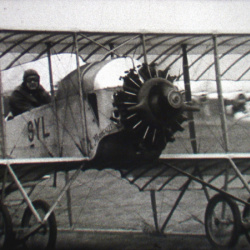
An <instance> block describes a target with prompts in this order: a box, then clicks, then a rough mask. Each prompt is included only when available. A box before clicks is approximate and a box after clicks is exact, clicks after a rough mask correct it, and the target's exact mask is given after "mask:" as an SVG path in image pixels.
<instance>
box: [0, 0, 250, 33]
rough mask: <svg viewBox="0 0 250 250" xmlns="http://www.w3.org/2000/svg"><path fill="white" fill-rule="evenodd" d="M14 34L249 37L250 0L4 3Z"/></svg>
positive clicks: (3, 16) (2, 15)
mask: <svg viewBox="0 0 250 250" xmlns="http://www.w3.org/2000/svg"><path fill="white" fill-rule="evenodd" d="M0 6H1V7H0V26H1V28H7V29H8V28H11V29H42V30H82V31H111V32H112V31H126V32H131V31H137V32H138V31H151V32H177V33H181V32H223V33H227V32H229V33H232V32H236V33H244V32H249V23H250V15H249V13H250V1H249V0H126V1H125V0H53V1H52V0H1V1H0Z"/></svg>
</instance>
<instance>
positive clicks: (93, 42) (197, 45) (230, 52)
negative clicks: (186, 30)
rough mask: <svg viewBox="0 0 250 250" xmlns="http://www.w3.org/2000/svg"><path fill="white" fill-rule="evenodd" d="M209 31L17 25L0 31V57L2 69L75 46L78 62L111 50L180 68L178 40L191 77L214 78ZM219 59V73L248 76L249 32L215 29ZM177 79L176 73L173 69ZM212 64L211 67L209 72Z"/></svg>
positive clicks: (163, 66)
mask: <svg viewBox="0 0 250 250" xmlns="http://www.w3.org/2000/svg"><path fill="white" fill-rule="evenodd" d="M213 37H214V36H213V35H212V34H200V35H197V34H190V35H188V34H163V33H161V34H147V33H145V34H141V33H87V32H43V31H22V30H1V31H0V60H1V67H2V69H9V68H11V67H14V66H17V65H20V64H22V63H25V62H31V61H35V60H38V59H40V58H42V57H45V56H47V54H48V51H50V53H51V54H60V53H74V52H75V51H76V50H77V51H78V52H79V55H80V56H81V58H82V60H83V61H84V62H89V61H96V60H105V59H106V58H108V57H109V56H110V57H114V56H133V57H136V59H139V60H145V56H146V57H147V59H146V60H147V62H148V63H149V64H155V65H157V66H158V67H159V68H160V69H161V70H166V69H167V68H169V67H172V66H173V67H175V68H178V70H179V69H180V68H182V66H181V65H182V50H181V46H182V45H183V44H185V45H187V52H188V54H189V55H192V56H191V57H190V59H191V62H190V63H189V64H190V65H189V67H190V69H192V70H193V71H192V74H190V77H191V79H192V80H202V79H210V78H212V79H215V74H214V68H213V65H214V55H213V50H214V40H213ZM216 37H217V41H218V43H217V45H218V49H219V54H220V59H221V61H222V64H221V65H222V66H221V67H222V69H221V73H222V77H223V79H231V80H246V79H250V72H249V71H250V70H249V63H246V62H249V53H250V47H249V45H250V35H248V34H246V35H235V34H234V35H223V34H217V35H216ZM178 70H177V73H178V77H179V79H181V78H182V73H181V72H178ZM211 70H212V73H211Z"/></svg>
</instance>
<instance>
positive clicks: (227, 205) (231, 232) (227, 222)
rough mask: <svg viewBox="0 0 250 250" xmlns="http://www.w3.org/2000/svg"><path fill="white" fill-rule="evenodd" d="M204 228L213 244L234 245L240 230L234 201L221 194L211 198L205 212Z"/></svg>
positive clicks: (221, 245) (237, 211)
mask: <svg viewBox="0 0 250 250" xmlns="http://www.w3.org/2000/svg"><path fill="white" fill-rule="evenodd" d="M205 230H206V235H207V238H208V240H209V241H210V243H211V244H212V245H213V246H216V247H219V248H224V247H225V248H228V247H233V246H235V245H236V244H237V242H238V239H239V235H240V232H241V217H240V211H239V208H238V206H237V204H236V203H235V201H233V200H232V199H230V198H229V197H227V196H225V195H221V194H217V195H215V196H214V197H213V198H211V199H210V201H209V202H208V205H207V208H206V212H205Z"/></svg>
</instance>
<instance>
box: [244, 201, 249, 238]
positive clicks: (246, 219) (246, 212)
mask: <svg viewBox="0 0 250 250" xmlns="http://www.w3.org/2000/svg"><path fill="white" fill-rule="evenodd" d="M247 202H248V203H249V202H250V199H248V201H247ZM242 219H243V222H245V223H250V206H248V205H246V206H245V207H244V210H243V214H242ZM243 232H244V233H245V235H246V238H247V241H248V242H249V243H250V228H244V226H243Z"/></svg>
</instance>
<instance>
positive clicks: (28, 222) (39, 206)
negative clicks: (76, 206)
mask: <svg viewBox="0 0 250 250" xmlns="http://www.w3.org/2000/svg"><path fill="white" fill-rule="evenodd" d="M33 206H34V207H35V209H36V210H37V212H38V213H39V215H40V217H41V219H43V218H44V216H45V214H46V213H47V212H48V211H49V208H50V206H49V205H48V203H46V202H45V201H43V200H36V201H34V202H33ZM36 224H37V226H39V223H38V222H37V220H36V218H35V216H34V215H33V214H32V212H31V210H30V208H29V207H27V208H26V209H25V211H24V214H23V218H22V224H21V226H22V227H23V228H30V227H32V226H34V225H36ZM56 237H57V225H56V218H55V214H54V212H52V213H51V215H50V216H49V218H48V220H47V221H46V223H45V224H44V226H43V227H41V228H40V229H39V231H38V232H36V233H34V234H31V235H30V236H29V237H28V238H27V239H26V240H25V243H24V245H25V247H26V248H27V249H54V248H55V244H56Z"/></svg>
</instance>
